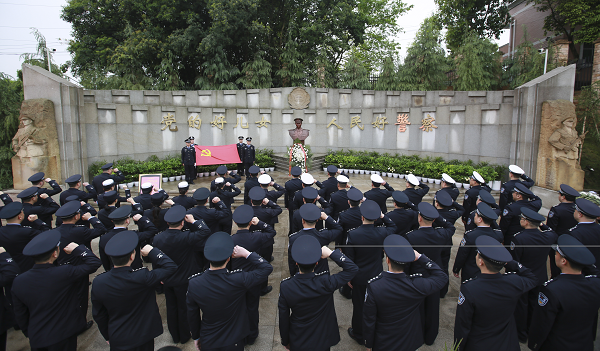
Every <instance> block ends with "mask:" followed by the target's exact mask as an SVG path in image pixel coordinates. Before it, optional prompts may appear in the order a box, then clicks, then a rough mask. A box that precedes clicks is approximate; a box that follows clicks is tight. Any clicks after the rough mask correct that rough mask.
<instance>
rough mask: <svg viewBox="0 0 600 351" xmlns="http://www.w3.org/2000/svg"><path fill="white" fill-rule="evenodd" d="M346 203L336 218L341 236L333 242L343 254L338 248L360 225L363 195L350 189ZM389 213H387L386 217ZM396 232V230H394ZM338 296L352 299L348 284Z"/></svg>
mask: <svg viewBox="0 0 600 351" xmlns="http://www.w3.org/2000/svg"><path fill="white" fill-rule="evenodd" d="M347 195H348V203H349V204H350V208H349V209H347V210H345V211H342V212H341V213H340V215H339V217H338V221H337V222H338V224H339V225H341V226H342V234H341V235H339V236H338V238H337V239H336V240H335V246H336V249H339V250H340V251H342V252H344V249H343V248H342V247H340V246H343V245H345V244H346V239H347V238H348V232H349V231H350V230H351V229H354V228H358V227H360V226H361V225H362V223H363V222H362V215H361V214H360V207H359V206H360V204H361V203H362V202H363V200H364V196H363V193H362V192H361V191H360V190H358V189H357V188H350V189H348V192H347ZM390 213H391V212H388V215H389V214H390ZM396 230H398V229H396ZM340 294H342V296H343V297H345V298H347V299H351V298H352V288H351V287H350V286H349V285H348V284H344V285H343V286H342V287H341V288H340Z"/></svg>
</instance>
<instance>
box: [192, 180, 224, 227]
mask: <svg viewBox="0 0 600 351" xmlns="http://www.w3.org/2000/svg"><path fill="white" fill-rule="evenodd" d="M192 197H193V198H194V200H196V203H197V205H196V207H193V208H191V209H189V210H188V211H187V213H188V214H191V215H192V216H194V218H195V219H202V220H204V222H205V223H206V225H208V227H209V228H210V230H211V232H213V233H214V232H216V231H217V229H218V226H219V222H220V221H221V220H223V219H224V218H231V210H230V209H229V208H228V207H227V206H226V205H225V203H224V202H223V201H221V199H220V198H219V197H213V198H212V200H210V202H211V203H212V204H214V205H215V207H214V208H207V207H206V204H207V203H208V198H209V197H210V191H209V190H208V189H207V188H198V189H196V191H195V192H194V195H193V196H192Z"/></svg>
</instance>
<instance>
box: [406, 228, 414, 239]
mask: <svg viewBox="0 0 600 351" xmlns="http://www.w3.org/2000/svg"><path fill="white" fill-rule="evenodd" d="M414 231H415V230H414V229H413V230H411V231H410V232H406V234H404V236H405V237H406V236H407V235H408V234H410V233H412V232H414Z"/></svg>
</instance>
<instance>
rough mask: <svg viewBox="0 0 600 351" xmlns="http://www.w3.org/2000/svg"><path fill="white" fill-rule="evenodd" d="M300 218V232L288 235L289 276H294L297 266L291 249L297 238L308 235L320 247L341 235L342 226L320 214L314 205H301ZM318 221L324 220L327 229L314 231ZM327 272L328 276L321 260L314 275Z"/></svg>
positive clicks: (327, 266) (326, 268) (327, 268)
mask: <svg viewBox="0 0 600 351" xmlns="http://www.w3.org/2000/svg"><path fill="white" fill-rule="evenodd" d="M299 211H300V216H302V226H303V227H304V228H303V229H302V230H300V231H298V232H296V233H294V234H292V235H290V238H289V244H288V265H289V270H290V276H293V275H294V274H296V272H297V269H298V266H297V265H296V262H295V261H294V259H293V256H292V253H291V252H292V247H294V242H295V241H296V240H298V238H300V237H302V236H305V235H310V236H313V237H315V238H316V239H317V240H318V241H319V243H320V245H321V246H326V245H329V243H330V242H332V241H334V240H335V239H336V238H337V237H338V235H340V234H342V226H340V225H339V224H337V223H336V222H335V221H334V220H333V218H331V216H328V215H327V214H326V213H325V212H321V209H320V208H318V207H317V205H315V204H306V205H302V207H300V209H299ZM318 220H324V221H325V225H326V227H327V228H328V229H323V230H320V231H318V230H316V229H315V226H316V224H317V221H318ZM322 272H327V274H329V265H328V264H327V259H322V260H320V261H319V264H318V265H317V267H316V271H315V273H322Z"/></svg>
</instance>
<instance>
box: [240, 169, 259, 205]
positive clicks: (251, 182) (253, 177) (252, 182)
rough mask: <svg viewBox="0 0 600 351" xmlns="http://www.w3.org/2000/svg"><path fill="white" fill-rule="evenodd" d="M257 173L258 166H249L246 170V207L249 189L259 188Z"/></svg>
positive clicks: (248, 199) (248, 200)
mask: <svg viewBox="0 0 600 351" xmlns="http://www.w3.org/2000/svg"><path fill="white" fill-rule="evenodd" d="M258 173H260V168H259V167H258V166H250V167H248V168H247V169H246V182H244V204H246V205H247V204H249V203H250V197H249V196H248V194H249V192H250V189H252V188H254V187H255V186H260V183H259V182H258Z"/></svg>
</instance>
